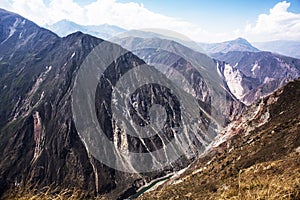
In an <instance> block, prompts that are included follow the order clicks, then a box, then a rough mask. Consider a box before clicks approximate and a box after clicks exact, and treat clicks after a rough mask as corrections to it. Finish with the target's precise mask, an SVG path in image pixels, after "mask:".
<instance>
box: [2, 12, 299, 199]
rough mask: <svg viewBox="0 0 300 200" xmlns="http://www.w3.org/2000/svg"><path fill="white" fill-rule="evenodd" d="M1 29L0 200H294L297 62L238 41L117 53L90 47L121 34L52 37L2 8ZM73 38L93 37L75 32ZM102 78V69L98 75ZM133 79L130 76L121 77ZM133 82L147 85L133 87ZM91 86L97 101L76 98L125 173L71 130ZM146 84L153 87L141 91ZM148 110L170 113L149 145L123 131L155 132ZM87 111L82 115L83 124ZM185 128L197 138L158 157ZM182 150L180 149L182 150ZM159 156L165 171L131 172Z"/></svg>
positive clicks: (159, 40)
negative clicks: (284, 198)
mask: <svg viewBox="0 0 300 200" xmlns="http://www.w3.org/2000/svg"><path fill="white" fill-rule="evenodd" d="M0 21H1V23H0V90H1V93H0V113H1V115H0V141H1V142H0V156H1V158H2V159H1V160H0V185H1V188H0V197H2V198H4V199H18V198H19V197H23V198H25V199H30V198H32V197H33V196H35V197H37V198H45V199H54V198H63V199H66V198H71V197H73V198H78V199H94V198H104V199H127V198H136V197H138V196H139V195H141V194H142V193H144V192H145V191H146V190H148V189H152V190H155V189H156V190H155V191H153V192H149V193H148V192H147V193H145V194H144V195H142V196H141V197H140V198H141V199H153V198H160V199H166V198H167V199H168V198H172V197H173V198H175V199H176V198H177V199H182V198H186V199H197V198H200V199H203V198H207V197H208V196H209V197H211V198H235V197H237V198H244V197H245V198H249V199H251V198H250V197H249V196H247V195H249V194H250V195H252V196H255V195H256V196H255V197H257V198H260V197H261V198H271V197H272V198H273V199H275V198H278V197H279V196H274V197H273V196H266V195H270V194H269V193H267V194H265V193H263V194H261V193H258V192H261V191H263V192H264V191H265V190H270V188H271V187H275V189H276V191H277V190H278V191H279V192H278V195H280V194H281V195H289V196H290V197H291V198H292V199H297V198H299V192H297V191H299V153H300V152H299V146H300V142H299V141H300V140H299V128H300V127H299V125H300V124H299V121H300V119H299V116H300V114H299V102H300V101H299V92H300V91H299V88H300V84H299V83H300V82H299V80H297V78H298V77H300V60H299V59H297V58H292V57H287V56H283V55H279V54H275V53H271V52H265V51H260V50H259V49H257V48H255V47H254V46H252V45H251V44H250V43H249V42H247V41H246V40H245V39H242V38H238V39H237V40H234V41H228V42H225V43H219V44H210V45H206V44H200V47H198V46H197V45H195V43H193V42H192V43H191V42H187V41H184V40H182V38H181V39H174V37H166V36H162V35H161V34H159V33H158V34H157V33H151V32H146V33H145V31H132V32H129V33H128V32H126V33H125V34H124V35H123V36H122V37H113V38H112V42H114V43H117V44H114V43H111V42H107V41H104V40H103V39H100V38H98V37H103V38H104V39H107V38H110V37H112V36H113V35H115V34H119V33H122V32H124V31H125V30H124V29H121V28H118V27H114V26H110V25H103V26H81V25H78V24H75V23H72V22H69V21H65V20H64V21H61V22H58V23H57V24H55V25H53V26H52V27H51V30H52V31H54V32H52V31H50V30H47V29H45V28H42V27H39V26H37V25H36V24H35V23H33V22H31V21H29V20H27V19H25V18H23V17H22V16H20V15H18V14H15V13H11V12H8V11H6V10H3V9H0ZM78 29H79V30H82V32H85V33H88V34H91V35H93V36H91V35H88V34H85V33H82V32H75V33H73V32H74V31H78ZM69 33H71V34H69ZM132 33H134V34H132ZM137 33H138V35H137ZM121 35H122V34H121ZM145 35H147V37H141V36H145ZM201 46H202V48H203V49H204V50H206V52H208V54H209V55H206V54H204V53H203V51H201V49H202V48H201ZM96 50H97V51H96ZM95 53H96V56H95ZM115 54H116V55H115ZM91 55H94V57H92V58H90V56H91ZM90 59H91V60H90ZM107 60H108V63H105V61H107ZM103 63H104V64H103ZM101 64H102V65H104V66H101ZM106 65H107V66H106ZM85 67H86V68H85ZM101 67H107V68H105V70H104V71H103V74H100V75H98V73H99V68H101ZM140 67H144V68H141V69H142V71H138V70H139V69H140ZM93 70H94V71H95V72H97V73H91V71H93ZM131 70H132V71H134V72H135V73H131V74H130V75H128V74H129V72H130V71H131ZM82 73H88V74H89V75H90V76H87V77H86V76H81V74H82ZM139 73H141V74H143V75H144V81H147V80H150V81H148V83H147V84H142V86H140V85H139V84H140V83H139V81H140V79H141V78H140V77H139ZM127 75H128V76H127ZM94 79H96V80H97V87H96V89H95V91H94V92H92V93H93V94H94V96H93V95H91V96H89V93H83V94H82V96H83V98H82V99H83V100H84V102H85V101H88V100H89V99H92V103H91V104H88V107H90V106H94V107H95V108H94V109H95V111H96V115H97V116H96V117H97V121H96V122H95V123H99V124H100V126H101V128H102V129H103V130H104V134H105V135H106V137H107V138H108V139H109V141H110V142H111V143H112V144H113V145H114V148H115V149H116V150H121V151H122V152H127V153H126V154H124V155H122V156H123V158H125V159H124V160H125V161H124V160H123V161H122V162H120V163H117V164H118V165H117V166H119V167H121V168H122V169H124V168H128V169H129V168H130V169H131V170H132V171H122V170H119V169H117V168H114V167H112V166H110V165H109V164H110V162H108V163H109V164H108V163H103V162H101V160H99V159H98V157H97V155H96V154H95V153H94V152H93V147H91V146H90V145H87V143H88V144H92V145H96V146H97V145H102V143H101V141H100V142H99V141H98V140H97V138H92V139H89V138H87V139H86V138H83V137H84V135H83V134H82V132H84V129H82V127H81V126H78V119H83V118H80V116H78V115H76V108H77V107H76V106H78V105H77V104H78V102H79V103H80V100H79V101H77V99H74V95H78V94H79V93H77V88H79V89H80V88H81V87H80V85H79V87H78V84H79V83H82V84H83V86H86V85H88V84H89V83H90V82H91V81H92V80H94ZM153 80H156V81H157V83H159V84H157V83H156V84H155V83H152V84H149V82H151V81H153ZM80 81H81V82H80ZM118 82H121V84H119V85H118ZM85 84H86V85H85ZM160 84H166V85H168V87H169V88H166V87H162V86H161V85H160ZM130 87H133V88H135V87H138V89H135V90H132V91H131V90H130ZM122 88H123V89H124V90H123V91H125V92H123V93H122V90H121V89H122ZM170 88H171V89H170ZM81 91H83V90H81ZM86 91H87V92H88V91H89V89H87V90H86ZM130 92H133V93H132V94H131V93H130ZM159 95H160V96H159ZM176 95H177V97H176ZM79 96H80V94H79ZM115 97H117V98H115ZM128 97H129V101H128V99H127V98H128ZM114 98H115V99H114ZM153 104H159V105H160V106H162V107H163V108H164V109H165V111H166V113H165V115H163V113H162V112H160V113H159V116H160V117H161V118H159V119H161V121H162V120H163V118H162V117H164V116H165V119H166V123H165V124H164V126H163V129H162V131H160V132H159V133H158V134H157V135H154V136H151V137H149V138H145V137H144V135H143V134H144V132H147V131H144V130H145V129H137V128H135V126H132V125H130V123H122V121H121V120H124V121H126V120H127V122H129V121H130V119H132V121H134V123H136V124H138V125H139V126H140V127H144V126H146V125H147V124H149V123H151V122H150V119H149V114H148V112H150V111H151V107H152V105H153ZM122 105H125V106H127V107H126V108H128V109H129V112H128V114H124V113H126V112H125V111H124V108H123V107H121V106H122ZM74 106H75V110H74ZM85 109H86V108H81V107H79V111H80V112H81V114H82V116H86V115H85V113H86V110H85ZM113 112H117V113H119V114H120V113H123V114H120V115H119V116H121V115H123V117H120V119H119V118H116V117H115V115H114V113H113ZM178 116H179V117H178ZM193 117H194V118H193ZM83 120H84V119H83ZM87 121H88V122H89V123H90V121H89V120H87ZM182 121H183V122H182ZM91 122H93V123H94V121H91ZM131 126H132V127H131ZM191 128H194V129H191ZM181 129H182V130H187V129H189V130H190V129H191V130H193V134H194V135H195V136H194V138H193V142H191V143H189V148H188V149H186V150H185V151H184V153H183V154H181V155H180V156H179V157H176V159H174V158H173V155H171V154H168V152H167V151H166V150H165V149H164V148H162V147H163V145H164V144H165V143H170V141H172V140H173V139H174V138H175V139H176V138H177V137H180V134H177V133H178V132H177V131H178V130H181ZM92 136H94V135H90V137H92ZM182 136H183V137H182ZM189 136H190V135H189V132H183V134H181V137H182V138H189ZM178 144H179V146H178V147H179V149H181V148H183V149H184V148H185V145H184V144H185V143H184V141H183V140H181V142H179V143H178ZM98 147H99V148H100V149H101V148H102V151H101V152H100V154H101V156H102V157H101V158H104V159H106V160H118V158H119V156H120V155H119V154H116V155H115V154H114V155H113V157H112V155H111V154H110V152H109V150H108V149H106V146H105V145H104V147H100V146H98ZM160 149H163V150H164V155H166V156H165V158H166V160H167V162H166V163H168V165H167V166H165V167H162V168H159V169H157V170H152V171H141V170H139V169H141V168H142V167H143V165H149V164H150V166H155V163H156V162H157V160H158V159H159V157H155V156H153V155H154V154H153V152H156V151H158V150H160ZM171 150H172V152H177V151H176V150H177V147H176V146H175V147H174V145H173V146H171ZM130 153H135V154H137V155H140V154H143V153H149V155H151V156H150V157H149V158H147V159H146V158H144V157H138V158H137V157H131V156H128V155H130ZM122 156H120V157H122ZM124 156H125V157H124ZM149 159H150V161H149ZM130 161H131V163H135V165H130V164H128V163H130ZM144 167H146V166H144ZM284 169H288V170H286V171H284ZM133 171H134V173H133ZM279 175H281V180H280V178H278V176H279ZM216 177H217V178H216ZM282 180H285V181H282ZM272 181H276V182H274V184H277V185H275V186H273V185H274V184H273V182H272ZM297 181H298V182H297ZM282 182H284V184H285V185H284V186H285V188H284V189H282V187H281V186H283V183H282ZM157 183H160V184H162V185H161V186H158V185H159V184H157ZM272 184H273V185H272ZM266 187H267V189H266ZM274 194H275V195H277V193H274ZM258 195H261V196H258Z"/></svg>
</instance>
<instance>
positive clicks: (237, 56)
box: [212, 51, 300, 105]
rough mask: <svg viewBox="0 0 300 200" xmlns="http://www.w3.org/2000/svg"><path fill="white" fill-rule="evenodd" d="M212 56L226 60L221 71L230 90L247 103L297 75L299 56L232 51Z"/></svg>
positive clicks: (270, 91)
mask: <svg viewBox="0 0 300 200" xmlns="http://www.w3.org/2000/svg"><path fill="white" fill-rule="evenodd" d="M212 56H213V57H214V58H216V59H218V60H220V61H224V62H225V64H224V65H223V67H220V71H221V73H222V74H223V75H224V78H225V80H226V82H227V84H228V86H229V88H230V91H231V92H232V93H233V94H234V95H235V96H236V97H237V98H238V99H240V100H241V101H242V102H243V103H245V104H247V105H250V104H252V103H253V102H255V101H257V100H258V99H259V98H260V97H263V96H265V95H268V94H270V93H272V92H273V91H275V90H276V89H278V88H280V87H282V86H283V85H285V84H286V83H287V82H288V81H291V80H293V79H295V78H298V77H299V76H300V60H299V59H296V58H291V57H286V56H282V55H278V54H273V53H270V52H242V51H231V52H228V53H216V54H212ZM219 66H221V65H219Z"/></svg>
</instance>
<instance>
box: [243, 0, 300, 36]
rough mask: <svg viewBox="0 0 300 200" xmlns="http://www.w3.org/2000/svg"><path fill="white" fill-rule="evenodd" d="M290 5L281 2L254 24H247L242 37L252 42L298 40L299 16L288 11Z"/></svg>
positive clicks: (299, 33)
mask: <svg viewBox="0 0 300 200" xmlns="http://www.w3.org/2000/svg"><path fill="white" fill-rule="evenodd" d="M290 5H291V4H290V3H288V2H286V1H282V2H279V3H277V4H276V5H275V6H274V7H273V8H271V9H270V12H269V14H261V15H259V16H258V19H257V22H256V24H254V25H252V24H248V25H247V26H246V28H245V30H244V37H247V38H249V39H250V40H252V41H268V40H300V14H296V13H292V12H289V11H288V8H289V7H290Z"/></svg>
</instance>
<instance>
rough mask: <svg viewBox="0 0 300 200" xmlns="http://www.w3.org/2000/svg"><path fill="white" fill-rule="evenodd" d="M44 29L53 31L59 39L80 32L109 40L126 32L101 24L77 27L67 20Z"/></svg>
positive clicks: (77, 25)
mask: <svg viewBox="0 0 300 200" xmlns="http://www.w3.org/2000/svg"><path fill="white" fill-rule="evenodd" d="M45 28H48V29H49V30H51V31H53V32H54V33H56V34H58V35H59V36H61V37H65V36H67V35H69V34H71V33H74V32H77V31H80V32H83V33H86V34H90V35H93V36H96V37H99V38H102V39H109V38H111V37H113V36H115V35H118V34H120V33H123V32H125V31H126V30H125V29H123V28H120V27H118V26H114V25H109V24H102V25H98V26H95V25H79V24H76V23H75V22H72V21H68V20H61V21H58V22H56V23H54V24H52V25H47V26H45Z"/></svg>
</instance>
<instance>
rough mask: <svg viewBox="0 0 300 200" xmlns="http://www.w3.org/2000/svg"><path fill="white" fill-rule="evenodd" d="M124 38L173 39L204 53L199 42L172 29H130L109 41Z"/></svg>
mask: <svg viewBox="0 0 300 200" xmlns="http://www.w3.org/2000/svg"><path fill="white" fill-rule="evenodd" d="M124 38H141V39H153V38H158V39H166V40H170V41H175V42H177V43H179V44H181V45H184V46H186V47H188V48H190V49H193V50H195V51H198V52H200V53H204V49H203V48H201V46H200V45H199V44H197V43H196V42H194V41H192V40H190V39H189V38H187V37H185V36H183V35H181V34H178V33H176V32H173V31H169V30H160V29H143V30H130V31H126V32H124V33H121V34H119V35H116V36H115V37H113V38H111V41H112V42H114V41H117V42H118V41H121V40H123V41H124Z"/></svg>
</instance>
